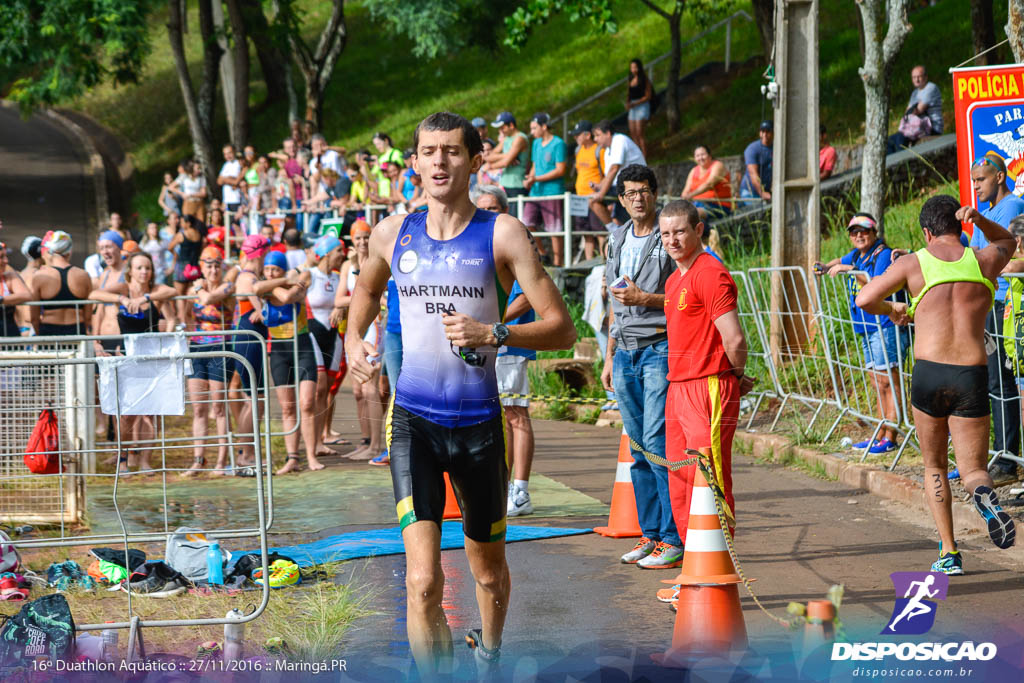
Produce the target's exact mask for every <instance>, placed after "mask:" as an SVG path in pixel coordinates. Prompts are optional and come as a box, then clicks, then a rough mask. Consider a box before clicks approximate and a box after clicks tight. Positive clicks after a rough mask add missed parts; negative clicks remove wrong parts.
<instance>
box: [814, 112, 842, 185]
mask: <svg viewBox="0 0 1024 683" xmlns="http://www.w3.org/2000/svg"><path fill="white" fill-rule="evenodd" d="M837 161H839V153H838V152H836V148H835V147H833V146H832V145H830V144H828V130H827V129H826V128H825V124H824V123H823V124H821V127H820V128H819V130H818V173H819V174H820V175H821V179H822V180H825V179H826V178H831V177H832V173H833V172H834V171H835V170H836V162H837Z"/></svg>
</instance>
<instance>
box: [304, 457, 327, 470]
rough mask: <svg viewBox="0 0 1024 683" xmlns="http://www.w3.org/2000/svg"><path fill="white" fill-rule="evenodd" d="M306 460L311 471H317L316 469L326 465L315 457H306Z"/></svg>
mask: <svg viewBox="0 0 1024 683" xmlns="http://www.w3.org/2000/svg"><path fill="white" fill-rule="evenodd" d="M307 460H308V462H307V464H308V465H309V469H310V471H312V472H317V471H319V470H322V469H324V468H325V467H327V465H325V464H323V463H322V462H320V461H319V460H317V459H316V458H315V457H313V458H308V459H307Z"/></svg>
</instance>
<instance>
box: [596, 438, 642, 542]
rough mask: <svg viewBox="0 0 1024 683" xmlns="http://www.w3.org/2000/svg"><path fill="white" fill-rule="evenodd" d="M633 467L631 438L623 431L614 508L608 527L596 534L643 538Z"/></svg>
mask: <svg viewBox="0 0 1024 683" xmlns="http://www.w3.org/2000/svg"><path fill="white" fill-rule="evenodd" d="M632 466H633V455H632V454H631V453H630V450H629V436H628V435H627V434H626V429H625V427H623V429H622V438H621V439H619V461H618V464H617V465H616V466H615V483H614V484H613V485H612V507H611V510H610V511H609V512H608V526H599V527H595V528H594V533H598V534H601V535H602V536H608V537H609V538H630V537H633V536H642V535H643V532H641V531H640V520H639V519H638V518H637V514H636V495H635V494H634V493H633V479H632V477H630V476H629V468H630V467H632Z"/></svg>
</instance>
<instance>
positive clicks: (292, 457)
mask: <svg viewBox="0 0 1024 683" xmlns="http://www.w3.org/2000/svg"><path fill="white" fill-rule="evenodd" d="M298 469H299V456H298V454H296V453H289V454H288V460H287V461H285V463H284V467H282V468H281V469H279V470H278V471H277V474H288V473H289V472H294V471H296V470H298Z"/></svg>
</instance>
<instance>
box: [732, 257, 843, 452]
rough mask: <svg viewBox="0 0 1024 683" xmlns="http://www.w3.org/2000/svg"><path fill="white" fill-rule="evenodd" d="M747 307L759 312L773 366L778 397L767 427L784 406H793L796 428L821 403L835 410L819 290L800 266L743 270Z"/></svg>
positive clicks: (809, 423) (807, 424)
mask: <svg viewBox="0 0 1024 683" xmlns="http://www.w3.org/2000/svg"><path fill="white" fill-rule="evenodd" d="M746 290H747V293H748V294H749V302H750V305H751V312H752V313H753V315H754V316H755V317H756V318H757V321H758V325H759V326H760V327H759V331H761V333H762V334H764V335H765V336H764V337H763V338H762V342H763V343H764V348H765V350H766V351H767V358H768V359H769V361H770V363H771V366H772V367H774V381H775V383H776V390H777V393H778V394H779V397H780V398H781V401H780V402H779V407H778V410H777V412H776V414H775V418H774V419H773V421H772V424H771V427H770V428H769V429H770V431H772V430H774V429H775V427H776V426H777V425H778V422H779V419H780V418H781V417H782V414H783V412H784V411H785V410H786V408H787V407H791V409H793V410H795V411H796V413H797V420H798V425H799V428H800V429H801V430H802V431H805V432H809V431H810V430H812V429H813V427H814V423H815V422H816V421H817V420H818V418H819V417H820V416H821V413H822V410H823V409H824V408H825V407H831V408H834V409H835V410H836V411H837V412H838V411H839V410H840V409H841V408H840V405H839V398H838V396H839V392H838V390H837V388H836V380H835V376H834V373H833V367H832V363H831V356H830V349H829V341H828V337H827V336H826V335H822V334H821V332H820V330H819V327H818V319H817V311H818V310H819V309H820V305H819V304H818V302H817V290H816V289H814V288H813V287H811V286H809V284H808V281H807V276H806V274H805V272H804V270H803V269H802V268H798V267H795V266H786V267H780V268H751V269H749V270H748V271H747V287H746Z"/></svg>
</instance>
